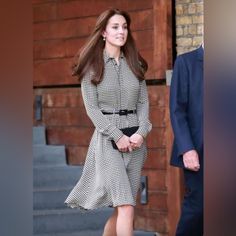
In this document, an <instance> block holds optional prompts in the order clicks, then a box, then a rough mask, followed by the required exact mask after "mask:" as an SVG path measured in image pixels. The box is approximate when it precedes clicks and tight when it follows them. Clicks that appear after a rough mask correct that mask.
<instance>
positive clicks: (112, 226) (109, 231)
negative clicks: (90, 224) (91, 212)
mask: <svg viewBox="0 0 236 236" xmlns="http://www.w3.org/2000/svg"><path fill="white" fill-rule="evenodd" d="M117 213H118V211H117V208H115V209H114V212H113V214H112V215H111V216H110V218H109V219H108V220H107V222H106V224H105V227H104V231H103V236H116V235H117V234H116V221H117Z"/></svg>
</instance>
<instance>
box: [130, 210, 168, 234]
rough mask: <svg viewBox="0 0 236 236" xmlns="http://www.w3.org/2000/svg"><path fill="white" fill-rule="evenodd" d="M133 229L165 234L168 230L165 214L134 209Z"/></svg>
mask: <svg viewBox="0 0 236 236" xmlns="http://www.w3.org/2000/svg"><path fill="white" fill-rule="evenodd" d="M134 228H135V229H145V230H147V231H154V232H158V233H166V232H167V228H168V227H167V213H166V212H159V211H147V210H140V209H135V220H134Z"/></svg>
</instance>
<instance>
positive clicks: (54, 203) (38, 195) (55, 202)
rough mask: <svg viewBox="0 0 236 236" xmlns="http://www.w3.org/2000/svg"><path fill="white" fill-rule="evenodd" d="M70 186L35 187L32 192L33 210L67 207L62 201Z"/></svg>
mask: <svg viewBox="0 0 236 236" xmlns="http://www.w3.org/2000/svg"><path fill="white" fill-rule="evenodd" d="M71 190H72V187H70V188H65V189H52V188H51V189H35V190H34V193H33V208H34V210H43V209H63V208H67V206H66V205H65V204H64V201H65V199H66V197H67V196H68V194H69V193H70V191H71Z"/></svg>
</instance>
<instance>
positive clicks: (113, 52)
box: [105, 45, 120, 61]
mask: <svg viewBox="0 0 236 236" xmlns="http://www.w3.org/2000/svg"><path fill="white" fill-rule="evenodd" d="M105 51H106V53H107V54H108V55H109V56H110V57H112V58H114V59H115V60H116V61H119V57H120V47H114V46H111V45H106V46H105Z"/></svg>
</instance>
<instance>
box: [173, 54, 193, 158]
mask: <svg viewBox="0 0 236 236" xmlns="http://www.w3.org/2000/svg"><path fill="white" fill-rule="evenodd" d="M188 76H189V73H188V69H187V66H186V63H185V62H184V59H183V57H181V56H179V57H177V59H176V61H175V65H174V70H173V76H172V81H171V89H170V117H171V124H172V128H173V132H174V136H175V142H176V145H177V149H178V155H182V154H183V153H185V152H186V151H189V150H192V149H194V145H193V141H192V137H191V132H190V129H189V123H188V116H187V112H188V104H189V78H188Z"/></svg>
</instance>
